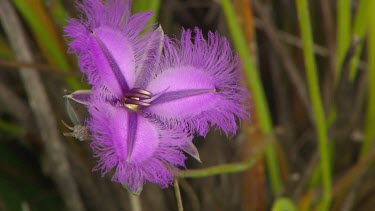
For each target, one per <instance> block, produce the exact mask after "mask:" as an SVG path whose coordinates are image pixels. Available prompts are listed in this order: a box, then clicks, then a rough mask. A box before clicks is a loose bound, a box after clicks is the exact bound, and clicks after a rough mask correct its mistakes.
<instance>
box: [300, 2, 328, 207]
mask: <svg viewBox="0 0 375 211" xmlns="http://www.w3.org/2000/svg"><path fill="white" fill-rule="evenodd" d="M296 5H297V13H298V18H299V27H300V30H301V36H302V42H303V51H304V60H305V68H306V74H307V82H308V87H309V93H310V98H311V103H312V109H313V114H314V118H315V127H316V130H317V137H318V145H319V153H320V168H321V173H322V183H323V199H322V203H321V205H322V206H321V208H322V210H328V209H329V206H330V202H331V188H332V187H331V183H332V182H331V169H330V161H329V160H330V159H329V158H330V154H329V148H328V136H327V126H326V119H325V114H324V110H323V104H322V98H321V95H320V88H319V81H318V74H317V69H316V64H315V57H314V51H313V38H312V30H311V21H310V15H309V10H308V4H307V0H296Z"/></svg>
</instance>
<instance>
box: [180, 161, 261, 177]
mask: <svg viewBox="0 0 375 211" xmlns="http://www.w3.org/2000/svg"><path fill="white" fill-rule="evenodd" d="M256 161H257V159H253V160H250V161H249V162H240V163H231V164H224V165H217V166H213V167H208V168H204V169H192V170H184V171H179V173H178V177H180V178H201V177H209V176H215V175H219V174H231V173H238V172H243V171H246V170H248V169H249V168H251V167H252V166H253V165H254V164H255V162H256Z"/></svg>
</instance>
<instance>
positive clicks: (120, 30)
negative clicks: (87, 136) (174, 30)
mask: <svg viewBox="0 0 375 211" xmlns="http://www.w3.org/2000/svg"><path fill="white" fill-rule="evenodd" d="M78 7H79V8H80V9H81V10H82V12H83V14H84V16H85V18H84V19H81V20H74V19H73V20H70V21H69V22H68V26H67V27H65V33H66V36H67V37H68V38H71V42H70V43H69V47H70V52H71V53H75V54H77V55H78V61H79V65H80V69H81V71H82V72H83V73H84V74H86V75H87V76H88V80H89V83H90V84H91V85H93V87H94V89H96V90H100V91H101V92H102V95H104V96H105V97H106V98H107V99H113V98H119V97H121V96H122V95H123V94H124V93H125V92H126V91H129V89H130V87H133V86H134V84H135V81H136V70H137V69H141V68H139V67H140V66H144V63H145V59H144V58H145V55H147V54H149V52H150V48H152V47H153V46H154V45H152V44H151V45H150V42H152V41H154V40H155V42H156V40H160V39H161V38H160V37H162V35H161V34H160V33H159V35H158V34H157V33H155V32H154V30H149V29H150V28H151V27H152V26H151V25H146V22H147V20H148V19H149V18H150V17H151V16H152V14H151V13H138V14H135V15H131V13H130V7H131V5H130V1H129V0H125V1H124V0H108V1H107V2H106V3H103V2H102V1H100V0H85V1H83V3H82V4H80V5H78ZM141 32H142V33H141ZM157 36H159V37H157Z"/></svg>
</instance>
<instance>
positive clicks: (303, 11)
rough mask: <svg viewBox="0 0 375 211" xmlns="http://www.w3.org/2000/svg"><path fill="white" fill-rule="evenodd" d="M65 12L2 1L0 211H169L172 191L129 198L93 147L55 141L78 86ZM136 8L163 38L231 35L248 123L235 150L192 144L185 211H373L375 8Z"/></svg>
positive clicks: (215, 0)
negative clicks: (196, 154) (247, 98)
mask: <svg viewBox="0 0 375 211" xmlns="http://www.w3.org/2000/svg"><path fill="white" fill-rule="evenodd" d="M74 5H75V2H74V1H73V0H69V1H65V0H64V1H62V0H0V14H2V15H1V16H0V18H1V21H0V210H22V211H28V210H33V211H36V210H66V209H70V210H94V211H95V210H134V211H138V210H176V209H177V205H176V200H175V196H174V190H173V188H172V187H171V188H167V189H160V188H159V187H158V186H156V185H153V184H147V185H146V186H145V188H144V190H143V192H142V194H141V196H140V197H139V198H138V197H134V196H130V195H129V194H128V193H127V192H126V190H125V189H123V188H122V187H121V186H120V185H118V184H113V183H111V182H110V179H109V178H101V177H100V175H99V173H98V172H93V173H92V172H91V169H92V167H93V166H94V165H95V159H94V158H92V154H91V152H90V149H89V143H88V142H79V141H77V140H73V139H71V138H66V137H63V136H62V133H63V132H67V131H68V129H67V128H66V127H64V125H63V124H62V123H61V120H63V121H65V122H68V123H69V124H70V122H69V118H68V117H67V114H66V112H65V108H64V100H63V97H62V96H63V95H64V94H66V93H67V92H69V91H74V90H76V89H79V88H83V87H86V86H87V85H85V80H84V78H83V76H82V75H81V74H80V72H79V70H78V67H77V64H76V60H75V58H74V57H73V56H71V55H69V54H67V46H66V42H65V38H64V35H63V32H62V28H63V26H64V25H65V24H66V19H67V18H70V17H78V16H77V10H76V9H75V6H74ZM5 6H7V7H5ZM4 8H7V9H4ZM133 10H134V11H135V12H137V11H149V10H151V11H153V12H154V14H155V15H154V17H153V19H152V20H150V22H155V21H157V22H159V23H160V24H161V25H162V27H163V29H164V32H165V34H167V35H169V36H176V37H177V38H178V37H179V33H180V31H181V28H193V27H199V28H201V29H203V31H204V32H208V31H219V32H220V33H221V34H222V35H224V36H227V37H228V39H229V40H230V41H231V43H232V44H233V48H234V49H236V50H237V52H238V53H239V55H240V56H241V58H242V61H243V71H244V73H245V76H246V77H245V78H244V80H246V82H247V83H246V84H247V85H248V89H249V90H250V92H251V93H252V102H251V104H252V108H251V115H252V118H251V123H246V122H243V123H242V124H241V125H242V127H241V130H240V131H238V134H237V135H236V136H235V137H233V138H232V140H227V138H225V136H224V135H223V134H221V133H220V131H212V132H210V133H209V135H208V136H207V137H206V138H205V139H204V138H203V137H196V138H195V141H194V143H196V145H197V147H198V150H199V151H200V154H201V160H202V161H203V163H202V164H201V163H197V162H196V161H194V160H193V159H191V158H189V159H188V160H187V166H188V169H189V170H182V171H181V172H180V173H179V174H178V176H179V182H180V188H181V194H182V201H183V205H184V207H185V210H257V211H258V210H259V211H262V210H274V211H281V210H288V211H292V210H364V211H365V210H366V211H367V210H374V209H375V208H374V207H375V180H374V179H373V178H374V177H375V171H374V167H373V161H374V159H375V151H374V139H375V15H374V14H372V13H371V12H372V11H375V0H337V1H334V0H331V1H327V0H316V1H312V0H311V1H308V0H295V1H294V0H134V5H133ZM9 14H10V15H9ZM12 14H13V16H14V17H15V18H16V19H18V21H16V22H11V21H10V20H11V19H12V17H13V16H12ZM12 20H13V19H12ZM9 23H11V24H9ZM12 24H13V25H12ZM16 29H17V30H18V29H20V30H21V32H22V33H21V32H20V31H19V30H18V31H17V30H16ZM13 32H18V33H13ZM17 39H24V40H26V41H27V42H26V43H25V44H24V45H25V46H24V48H22V46H21V48H17V46H19V45H21V44H20V43H22V42H20V43H17V42H15V41H14V40H17ZM17 44H18V45H17ZM26 51H27V52H28V54H30V55H32V56H31V59H30V58H29V59H25V57H24V52H26ZM27 71H29V72H31V73H33V74H34V75H33V77H30V80H28V79H29V78H28V76H27V75H26V74H23V73H25V72H27ZM20 73H21V74H20ZM20 75H21V76H20ZM34 76H36V77H37V78H40V79H41V80H40V81H39V83H37V87H39V88H42V89H39V88H36V89H35V90H34V89H33V88H32V87H33V86H31V85H30V84H32V82H33V81H34V79H35V77H34ZM36 81H38V80H36ZM34 85H35V84H34ZM30 87H31V88H30ZM38 90H39V91H38ZM40 90H42V92H43V93H36V92H40ZM44 92H45V93H44ZM35 95H36V96H38V95H42V96H44V95H45V96H46V98H42V99H46V100H47V101H46V102H47V103H42V104H40V102H39V101H38V102H35V99H39V98H34V97H33V96H35ZM47 97H48V98H47ZM38 103H39V104H38ZM75 106H76V105H75ZM77 109H80V108H79V107H77ZM49 110H51V111H52V112H51V113H48V112H47V114H46V115H47V116H43V115H42V116H41V115H40V114H44V113H43V112H44V111H49ZM38 112H41V113H38ZM45 118H47V119H50V120H52V123H53V124H52V126H51V124H46V122H48V121H44V119H45ZM43 122H44V123H43ZM46 130H48V131H47V132H46ZM50 130H53V131H55V130H56V131H57V132H58V133H57V136H53V135H51V136H48V132H49V131H50ZM46 133H47V135H46ZM48 137H55V138H53V139H52V138H51V139H49V138H48Z"/></svg>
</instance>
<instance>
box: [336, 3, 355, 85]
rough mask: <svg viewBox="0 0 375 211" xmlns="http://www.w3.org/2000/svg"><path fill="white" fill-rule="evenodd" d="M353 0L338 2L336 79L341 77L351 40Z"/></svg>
mask: <svg viewBox="0 0 375 211" xmlns="http://www.w3.org/2000/svg"><path fill="white" fill-rule="evenodd" d="M350 5H351V0H340V1H338V2H337V8H339V9H337V36H336V40H337V52H336V54H337V65H336V67H337V71H336V80H338V79H339V75H340V71H341V69H342V68H341V66H342V62H343V61H344V58H345V55H346V52H347V50H348V49H349V46H350V42H351V32H350V31H351V29H350V27H351V7H350Z"/></svg>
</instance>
